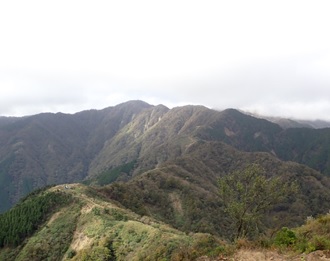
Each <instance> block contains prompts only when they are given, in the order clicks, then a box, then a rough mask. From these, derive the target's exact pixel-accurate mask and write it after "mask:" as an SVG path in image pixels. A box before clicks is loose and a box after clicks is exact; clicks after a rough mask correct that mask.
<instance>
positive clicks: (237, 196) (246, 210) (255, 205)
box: [219, 164, 296, 239]
mask: <svg viewBox="0 0 330 261" xmlns="http://www.w3.org/2000/svg"><path fill="white" fill-rule="evenodd" d="M264 172H265V171H264V170H263V169H262V168H261V167H260V166H259V165H256V164H252V165H250V166H248V167H246V168H245V169H243V170H240V171H235V172H233V173H231V174H229V175H227V176H224V177H222V178H220V179H219V193H220V197H221V200H222V203H223V205H224V206H225V212H226V213H227V214H228V216H229V217H230V219H231V220H232V229H233V230H232V236H233V239H237V238H240V237H252V236H255V235H256V234H258V233H259V231H258V230H259V229H258V226H259V225H260V222H261V221H262V219H263V215H265V213H266V211H268V210H270V209H272V208H273V207H274V206H275V205H276V204H277V203H279V202H281V201H283V200H284V199H285V198H286V197H287V196H288V195H290V194H292V193H294V192H295V191H296V187H295V185H294V183H291V184H289V183H288V182H284V181H283V180H281V179H280V178H279V177H273V178H267V177H266V176H265V173H264Z"/></svg>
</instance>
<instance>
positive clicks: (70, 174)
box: [0, 101, 330, 213]
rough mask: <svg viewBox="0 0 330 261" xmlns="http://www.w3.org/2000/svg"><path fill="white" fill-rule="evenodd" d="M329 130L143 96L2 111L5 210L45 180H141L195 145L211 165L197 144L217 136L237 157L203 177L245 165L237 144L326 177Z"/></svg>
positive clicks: (0, 206)
mask: <svg viewBox="0 0 330 261" xmlns="http://www.w3.org/2000/svg"><path fill="white" fill-rule="evenodd" d="M329 137H330V130H329V129H312V128H287V129H284V128H282V127H281V126H280V125H278V124H275V123H273V122H270V121H268V120H265V119H260V118H256V117H253V116H249V115H246V114H244V113H241V112H239V111H237V110H234V109H228V110H224V111H220V112H219V111H215V110H210V109H208V108H206V107H203V106H183V107H176V108H173V109H168V108H167V107H165V106H163V105H158V106H153V105H149V104H147V103H145V102H143V101H129V102H126V103H123V104H119V105H117V106H114V107H109V108H105V109H103V110H90V111H83V112H79V113H76V114H62V113H57V114H51V113H44V114H38V115H34V116H29V117H22V118H0V198H1V199H2V200H1V202H0V211H4V210H6V209H8V208H10V207H11V206H12V205H13V204H14V203H15V202H17V201H18V200H19V199H20V198H21V197H23V196H24V195H26V194H27V193H28V192H30V191H32V190H33V189H35V188H38V187H42V186H45V185H47V184H62V183H72V182H81V181H83V180H85V181H86V180H89V182H92V183H93V182H94V183H98V182H99V181H98V179H99V177H102V180H103V181H102V182H101V183H102V184H106V183H108V182H113V181H116V180H120V181H125V182H126V181H129V180H132V182H135V181H133V179H134V180H135V178H139V177H140V176H141V175H144V174H145V173H147V172H148V171H154V170H156V169H157V168H160V167H162V168H163V167H164V166H165V165H166V164H173V162H176V161H178V160H179V159H183V158H185V157H188V158H189V157H191V155H192V154H191V153H190V151H191V149H192V148H195V151H197V152H198V151H199V150H200V151H203V152H204V153H205V154H207V155H209V157H210V158H209V159H208V161H207V162H208V163H207V164H206V165H208V164H211V163H212V162H217V161H218V159H216V158H212V155H211V154H208V153H207V150H206V149H205V146H206V145H203V146H204V147H203V146H200V145H198V144H208V145H207V146H206V147H207V148H208V149H209V150H210V151H212V149H213V148H212V146H220V145H219V144H223V145H226V146H229V147H228V148H230V149H228V150H227V151H228V157H229V158H233V160H232V162H231V164H227V165H226V164H225V165H221V164H220V165H221V166H222V168H221V171H220V170H219V172H217V173H216V174H214V175H213V176H212V178H211V176H209V177H206V176H203V178H202V179H201V180H200V181H199V182H200V183H204V182H206V181H204V180H203V179H207V178H210V179H211V180H212V182H215V180H216V177H218V176H219V175H223V174H225V173H228V172H230V171H232V170H233V169H235V168H238V167H239V166H241V164H239V162H241V155H242V154H239V153H237V152H235V153H234V151H238V152H241V153H248V154H247V155H249V153H251V155H254V154H253V153H268V154H269V155H272V157H273V159H274V160H276V161H281V160H284V161H295V162H297V163H300V164H304V165H307V166H309V167H310V168H313V169H314V170H313V171H316V172H321V173H322V174H323V176H322V177H323V178H325V179H327V176H329V175H330V158H329V155H330V154H329V153H328V148H330V138H329ZM197 145H198V146H197ZM221 146H222V145H221ZM230 151H231V153H234V154H233V155H234V156H233V155H231V154H230V153H229V152H230ZM197 152H196V153H197ZM268 154H267V155H268ZM244 155H245V154H244ZM199 156H200V157H201V156H202V155H199ZM249 157H251V160H248V161H244V162H245V163H246V164H247V163H248V162H251V161H253V160H252V159H253V156H249ZM187 160H188V161H192V158H189V159H187ZM194 162H198V163H199V164H200V166H202V165H203V164H204V165H205V163H203V164H202V163H201V159H200V158H196V159H195V158H194ZM164 164H165V165H164ZM275 165H276V164H275ZM176 166H177V164H176ZM203 170H204V168H203ZM277 171H278V170H276V169H275V170H274V172H276V173H277ZM194 175H199V174H198V173H194ZM308 175H312V174H308ZM313 175H314V174H313ZM315 175H316V174H315ZM318 175H319V174H318ZM141 177H142V176H141ZM86 182H87V181H86ZM325 183H326V182H325ZM205 184H207V182H206V183H205ZM213 186H214V185H213ZM324 186H325V188H326V187H327V186H326V185H324ZM214 189H215V188H213V190H214ZM313 193H314V192H313ZM312 212H313V211H312ZM312 212H311V213H312Z"/></svg>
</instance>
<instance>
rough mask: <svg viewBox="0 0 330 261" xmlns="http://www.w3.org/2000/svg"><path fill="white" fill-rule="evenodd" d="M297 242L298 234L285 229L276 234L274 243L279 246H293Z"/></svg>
mask: <svg viewBox="0 0 330 261" xmlns="http://www.w3.org/2000/svg"><path fill="white" fill-rule="evenodd" d="M296 241H297V236H296V234H295V233H294V232H293V231H292V230H290V229H289V228H287V227H283V228H282V229H281V230H280V231H278V232H277V233H276V236H275V239H274V243H275V244H276V245H278V246H286V247H288V246H291V245H293V244H294V243H295V242H296Z"/></svg>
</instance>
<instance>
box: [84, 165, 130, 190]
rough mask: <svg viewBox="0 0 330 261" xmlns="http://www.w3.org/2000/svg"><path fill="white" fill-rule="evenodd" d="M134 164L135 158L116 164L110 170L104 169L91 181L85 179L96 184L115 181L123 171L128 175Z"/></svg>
mask: <svg viewBox="0 0 330 261" xmlns="http://www.w3.org/2000/svg"><path fill="white" fill-rule="evenodd" d="M135 165H136V160H134V161H131V162H129V163H127V164H124V165H121V166H118V167H116V168H113V169H111V170H107V171H104V172H102V173H101V174H100V175H98V176H97V178H95V181H93V180H91V181H87V183H95V184H96V185H100V186H104V185H107V184H110V183H112V182H114V181H116V180H117V179H118V178H119V176H120V175H121V174H123V173H125V174H127V175H130V174H131V172H132V171H133V170H134V168H135Z"/></svg>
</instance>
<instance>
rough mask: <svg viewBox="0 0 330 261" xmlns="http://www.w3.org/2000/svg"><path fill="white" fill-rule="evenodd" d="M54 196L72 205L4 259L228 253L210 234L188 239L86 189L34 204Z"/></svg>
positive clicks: (0, 255)
mask: <svg viewBox="0 0 330 261" xmlns="http://www.w3.org/2000/svg"><path fill="white" fill-rule="evenodd" d="M52 193H58V194H59V195H63V196H66V197H70V198H71V200H70V203H68V202H67V203H66V204H65V205H64V206H63V204H58V205H57V206H58V207H57V208H54V209H52V210H49V211H47V213H48V214H47V215H46V216H47V219H46V220H42V221H40V222H39V227H38V229H37V230H36V231H35V232H34V233H33V234H32V235H29V236H28V237H26V239H25V240H24V242H23V243H19V244H18V245H17V246H13V245H10V244H5V247H1V248H0V259H1V260H183V259H185V260H194V259H195V258H197V257H199V256H201V255H205V254H207V255H210V256H212V255H214V256H215V255H218V254H219V253H220V252H221V251H223V247H221V242H220V241H219V240H217V239H216V238H215V237H213V236H211V235H209V234H190V235H186V234H185V233H183V232H180V231H178V230H176V229H173V228H171V227H169V226H168V225H166V224H164V223H160V222H158V221H156V220H154V219H152V218H149V217H147V216H140V215H137V214H135V213H133V212H131V211H128V210H126V209H124V208H122V207H120V206H119V205H118V204H116V203H115V202H113V201H108V200H105V199H103V198H102V197H101V195H98V194H97V193H96V191H95V190H93V189H92V188H88V187H85V186H83V185H78V184H72V185H61V186H57V187H53V188H51V189H49V190H47V191H45V192H43V193H42V194H36V195H34V196H33V197H31V198H30V200H32V199H33V200H35V201H38V200H39V198H40V197H43V195H50V194H52ZM21 208H22V205H18V206H16V207H15V208H14V209H13V211H20V210H21ZM7 215H8V213H5V214H2V215H1V216H0V218H2V217H5V216H7ZM16 223H17V222H16ZM9 225H10V226H13V225H14V224H10V223H9Z"/></svg>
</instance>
